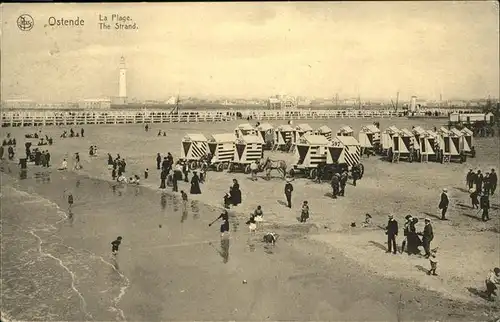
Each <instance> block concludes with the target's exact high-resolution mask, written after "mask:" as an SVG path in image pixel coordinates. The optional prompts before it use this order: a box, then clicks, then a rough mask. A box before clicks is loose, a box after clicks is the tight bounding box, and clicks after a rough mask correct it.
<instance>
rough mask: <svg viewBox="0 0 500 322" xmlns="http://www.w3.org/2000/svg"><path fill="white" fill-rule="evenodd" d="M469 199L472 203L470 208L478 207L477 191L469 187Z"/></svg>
mask: <svg viewBox="0 0 500 322" xmlns="http://www.w3.org/2000/svg"><path fill="white" fill-rule="evenodd" d="M469 192H470V199H471V203H472V208H473V209H479V199H478V197H479V191H477V190H476V189H470V191H469Z"/></svg>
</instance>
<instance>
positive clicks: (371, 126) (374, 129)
mask: <svg viewBox="0 0 500 322" xmlns="http://www.w3.org/2000/svg"><path fill="white" fill-rule="evenodd" d="M363 127H364V128H365V129H366V130H368V131H370V132H372V133H379V132H380V130H379V128H378V127H376V126H375V124H368V125H365V126H363Z"/></svg>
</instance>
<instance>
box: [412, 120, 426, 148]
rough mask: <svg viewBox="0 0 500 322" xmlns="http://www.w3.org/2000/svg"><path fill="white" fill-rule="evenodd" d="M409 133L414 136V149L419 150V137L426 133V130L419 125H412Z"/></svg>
mask: <svg viewBox="0 0 500 322" xmlns="http://www.w3.org/2000/svg"><path fill="white" fill-rule="evenodd" d="M411 133H412V134H413V137H414V146H415V149H416V150H419V151H420V137H421V136H423V135H426V131H425V129H424V128H422V127H420V126H414V127H413V128H412V129H411Z"/></svg>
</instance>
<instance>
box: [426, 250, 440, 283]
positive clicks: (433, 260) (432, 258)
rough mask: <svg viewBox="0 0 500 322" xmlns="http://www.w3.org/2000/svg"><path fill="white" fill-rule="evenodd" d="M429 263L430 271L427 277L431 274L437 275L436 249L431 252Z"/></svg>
mask: <svg viewBox="0 0 500 322" xmlns="http://www.w3.org/2000/svg"><path fill="white" fill-rule="evenodd" d="M429 263H430V264H431V269H430V270H429V271H428V272H427V275H431V274H432V275H434V276H437V273H436V270H437V266H438V259H437V247H436V248H434V249H433V250H432V251H431V256H430V257H429Z"/></svg>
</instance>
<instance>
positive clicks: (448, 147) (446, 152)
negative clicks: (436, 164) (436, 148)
mask: <svg viewBox="0 0 500 322" xmlns="http://www.w3.org/2000/svg"><path fill="white" fill-rule="evenodd" d="M455 130H456V129H455ZM438 134H439V137H440V150H441V151H440V152H441V154H442V155H441V162H442V163H449V162H451V161H459V162H462V156H461V153H460V152H461V149H460V138H461V136H462V134H461V133H460V131H451V130H448V129H446V128H445V127H441V128H439V130H438Z"/></svg>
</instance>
